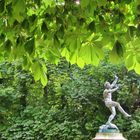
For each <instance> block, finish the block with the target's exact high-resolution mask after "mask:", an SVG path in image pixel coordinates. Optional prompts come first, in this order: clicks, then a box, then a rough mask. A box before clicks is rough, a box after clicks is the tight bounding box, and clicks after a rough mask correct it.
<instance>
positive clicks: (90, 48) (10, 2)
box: [0, 0, 140, 85]
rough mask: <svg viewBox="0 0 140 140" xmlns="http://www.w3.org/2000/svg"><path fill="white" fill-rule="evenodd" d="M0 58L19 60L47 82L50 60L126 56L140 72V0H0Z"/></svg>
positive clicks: (88, 61)
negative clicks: (105, 55)
mask: <svg viewBox="0 0 140 140" xmlns="http://www.w3.org/2000/svg"><path fill="white" fill-rule="evenodd" d="M0 27H1V28H0V61H3V60H4V59H7V60H9V61H12V60H15V59H18V60H21V61H22V65H23V68H24V69H27V70H30V71H31V72H32V73H33V75H34V77H35V80H41V82H42V84H43V85H45V84H46V83H47V77H46V72H47V69H46V67H45V63H46V61H49V62H52V63H55V64H57V63H58V62H59V59H60V57H61V56H64V57H66V59H67V60H68V61H69V62H70V63H71V64H74V63H77V65H78V66H79V67H84V65H85V64H93V65H95V66H97V65H98V64H99V62H100V60H102V59H103V58H104V53H105V52H106V51H109V54H110V61H111V62H113V63H119V62H120V61H124V62H125V65H126V67H127V68H128V70H132V69H134V70H135V71H136V72H137V73H139V74H140V69H139V68H140V53H139V52H140V47H139V44H140V1H139V0H101V1H99V0H81V1H80V4H78V2H77V4H76V1H75V0H65V1H64V0H33V1H30V0H0Z"/></svg>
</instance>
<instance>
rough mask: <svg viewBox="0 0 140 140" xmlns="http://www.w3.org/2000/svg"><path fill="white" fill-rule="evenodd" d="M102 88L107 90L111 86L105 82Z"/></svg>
mask: <svg viewBox="0 0 140 140" xmlns="http://www.w3.org/2000/svg"><path fill="white" fill-rule="evenodd" d="M104 86H105V88H107V89H109V88H110V86H111V85H110V83H109V82H108V81H106V82H105V84H104Z"/></svg>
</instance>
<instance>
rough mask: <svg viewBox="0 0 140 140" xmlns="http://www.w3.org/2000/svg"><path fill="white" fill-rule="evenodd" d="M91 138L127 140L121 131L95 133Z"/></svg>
mask: <svg viewBox="0 0 140 140" xmlns="http://www.w3.org/2000/svg"><path fill="white" fill-rule="evenodd" d="M92 140H127V139H125V138H124V137H123V135H122V133H102V132H101V133H97V134H96V137H95V138H94V139H92Z"/></svg>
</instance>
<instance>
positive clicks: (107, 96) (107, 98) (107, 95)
mask: <svg viewBox="0 0 140 140" xmlns="http://www.w3.org/2000/svg"><path fill="white" fill-rule="evenodd" d="M103 97H104V101H105V102H107V101H112V93H111V92H109V91H108V90H107V89H105V90H104V92H103Z"/></svg>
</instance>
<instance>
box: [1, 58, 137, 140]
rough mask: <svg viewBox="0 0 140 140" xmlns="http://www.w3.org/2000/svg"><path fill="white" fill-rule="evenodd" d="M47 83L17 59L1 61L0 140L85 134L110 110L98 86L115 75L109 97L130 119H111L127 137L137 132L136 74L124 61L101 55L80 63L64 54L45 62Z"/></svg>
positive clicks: (63, 139)
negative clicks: (97, 61)
mask: <svg viewBox="0 0 140 140" xmlns="http://www.w3.org/2000/svg"><path fill="white" fill-rule="evenodd" d="M47 69H48V75H47V78H48V84H47V86H46V87H44V88H43V87H42V85H41V83H39V82H38V83H36V82H34V80H33V77H32V76H31V75H30V73H28V72H26V71H23V70H22V69H21V64H20V62H16V63H15V62H14V63H12V64H11V63H8V62H5V63H2V64H1V65H0V71H1V73H2V76H1V79H0V118H1V119H0V139H1V140H89V139H92V138H93V137H94V136H95V134H96V132H97V131H98V128H99V126H100V125H102V124H104V123H105V122H106V121H107V118H108V116H109V114H110V112H109V110H108V109H107V108H106V107H105V105H104V102H103V98H102V92H103V90H104V87H103V84H104V82H105V81H106V80H109V81H110V82H112V80H113V77H114V74H115V73H117V75H118V76H119V85H120V89H119V90H118V91H117V92H116V93H114V96H113V99H114V100H117V101H119V102H120V103H121V105H122V106H123V107H124V108H125V110H126V111H127V112H129V113H130V114H132V119H125V118H124V117H123V116H122V115H121V114H120V113H118V114H117V117H116V119H115V120H114V123H115V124H116V125H117V126H118V127H119V129H120V131H121V132H123V134H124V135H125V137H127V138H128V140H139V137H140V131H139V130H140V117H139V115H140V109H139V106H140V93H139V86H140V82H139V81H140V77H139V76H138V75H136V74H135V73H134V72H133V71H130V72H127V70H126V68H125V67H124V66H123V65H112V64H110V63H107V62H105V61H103V62H102V63H101V64H100V65H99V66H98V67H93V66H90V65H88V66H85V67H84V68H83V69H80V68H78V67H77V66H76V65H70V64H69V63H68V62H66V61H65V60H64V59H62V60H61V62H60V63H59V64H58V65H57V66H56V65H52V64H49V63H48V64H47Z"/></svg>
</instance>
